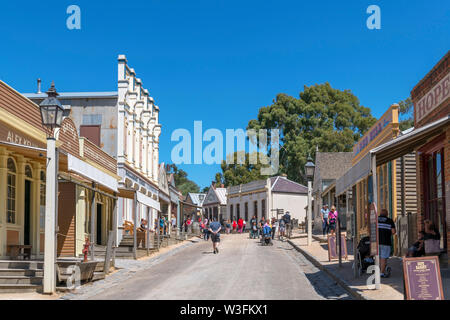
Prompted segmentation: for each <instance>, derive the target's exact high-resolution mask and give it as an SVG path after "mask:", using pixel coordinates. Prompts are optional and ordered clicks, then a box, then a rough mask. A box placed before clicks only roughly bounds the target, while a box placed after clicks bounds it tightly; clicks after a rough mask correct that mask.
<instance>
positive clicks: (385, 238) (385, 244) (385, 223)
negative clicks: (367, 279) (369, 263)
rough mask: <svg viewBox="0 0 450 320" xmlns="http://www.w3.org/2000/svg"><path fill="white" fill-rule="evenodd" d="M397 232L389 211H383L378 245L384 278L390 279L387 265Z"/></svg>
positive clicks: (381, 274)
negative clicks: (393, 237) (393, 238)
mask: <svg viewBox="0 0 450 320" xmlns="http://www.w3.org/2000/svg"><path fill="white" fill-rule="evenodd" d="M331 209H333V207H331ZM395 232H396V231H395V223H394V221H392V219H391V218H389V217H388V211H387V210H386V209H381V212H380V216H379V217H378V245H379V249H380V276H381V277H382V278H387V277H389V275H390V273H391V272H390V268H389V267H386V265H387V261H388V259H389V257H390V256H391V245H392V240H391V238H392V236H393V235H394V234H395Z"/></svg>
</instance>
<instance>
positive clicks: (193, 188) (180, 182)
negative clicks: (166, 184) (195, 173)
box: [168, 164, 200, 195]
mask: <svg viewBox="0 0 450 320" xmlns="http://www.w3.org/2000/svg"><path fill="white" fill-rule="evenodd" d="M168 168H169V172H168V173H173V177H174V179H175V186H176V187H177V189H178V190H180V191H181V193H182V194H183V195H187V194H188V192H194V193H198V192H199V191H200V187H199V186H198V185H197V184H196V183H195V182H194V181H191V180H189V179H188V178H187V176H188V174H187V172H186V171H184V170H183V169H179V168H178V167H177V166H176V165H175V164H169V165H168Z"/></svg>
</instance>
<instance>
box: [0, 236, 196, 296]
mask: <svg viewBox="0 0 450 320" xmlns="http://www.w3.org/2000/svg"><path fill="white" fill-rule="evenodd" d="M198 241H200V238H199V237H197V236H194V237H192V238H188V239H187V240H185V241H183V242H180V243H178V244H174V245H171V246H168V247H163V248H161V249H160V250H159V251H157V252H154V253H152V254H151V255H150V256H148V257H147V256H145V257H142V258H140V259H138V260H134V259H118V258H116V265H115V270H114V271H112V272H111V273H110V274H109V275H107V276H106V277H105V279H102V280H97V281H94V282H89V283H86V284H84V285H82V286H81V287H80V288H78V289H74V290H72V291H70V292H57V293H55V294H53V295H45V294H41V293H38V292H26V293H2V294H0V300H58V299H59V300H84V299H88V298H89V297H91V296H94V295H96V294H98V293H99V292H102V291H104V290H107V289H108V288H110V287H111V286H114V285H117V284H119V283H120V282H122V281H124V280H126V279H128V278H129V277H131V276H132V275H133V274H135V273H136V272H137V271H140V270H143V269H148V268H150V267H152V266H153V265H155V264H158V263H160V262H162V261H164V260H165V259H166V258H168V257H170V256H172V255H174V254H176V253H177V252H179V251H180V250H183V249H184V248H186V247H188V246H191V245H193V244H194V243H196V242H198Z"/></svg>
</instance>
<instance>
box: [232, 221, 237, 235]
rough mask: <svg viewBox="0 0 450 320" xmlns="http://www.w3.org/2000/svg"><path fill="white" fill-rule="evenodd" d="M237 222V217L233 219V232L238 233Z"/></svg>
mask: <svg viewBox="0 0 450 320" xmlns="http://www.w3.org/2000/svg"><path fill="white" fill-rule="evenodd" d="M236 228H237V222H236V219H233V233H236Z"/></svg>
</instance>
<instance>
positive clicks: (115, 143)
mask: <svg viewBox="0 0 450 320" xmlns="http://www.w3.org/2000/svg"><path fill="white" fill-rule="evenodd" d="M117 72H118V74H117V84H116V85H117V89H116V90H115V91H108V92H59V97H58V99H59V100H60V101H61V104H62V105H63V106H65V107H70V108H71V118H72V119H73V121H74V123H75V125H76V127H77V130H78V134H79V135H80V136H82V137H85V138H87V139H88V140H89V142H90V143H94V144H95V145H97V146H98V147H100V148H101V149H102V150H104V151H106V152H107V153H108V154H109V155H111V156H112V157H114V158H115V159H117V174H118V176H120V179H121V180H120V182H119V190H120V189H122V190H123V189H126V190H133V191H135V192H138V193H139V194H138V195H137V196H136V197H137V198H138V201H139V202H138V205H137V217H135V216H134V211H135V210H134V200H133V196H131V197H130V192H128V193H127V197H121V196H120V192H119V194H118V196H119V200H118V209H117V211H118V212H117V221H116V224H117V226H118V227H119V229H120V227H121V226H122V225H123V223H124V222H125V221H129V222H133V223H134V221H137V222H138V223H139V222H140V219H141V218H144V219H147V216H148V215H147V214H149V217H150V221H149V222H150V227H152V228H153V227H154V226H153V221H154V219H155V217H156V216H157V211H159V210H160V207H159V198H158V197H159V196H158V195H159V136H160V134H161V125H160V124H159V107H158V106H156V105H155V102H154V99H153V98H152V97H151V96H150V94H149V92H148V90H147V89H145V88H144V86H143V83H142V80H141V79H139V78H137V76H136V72H135V71H134V69H133V68H131V67H130V66H128V64H127V59H126V57H125V56H124V55H119V56H118V63H117ZM25 96H26V97H28V98H30V99H31V100H33V101H34V102H36V103H38V104H39V103H40V102H41V101H42V99H44V98H45V97H46V94H45V93H40V92H39V89H38V93H32V94H25ZM142 203H146V205H144V204H142ZM147 210H149V211H147ZM117 234H118V237H117V239H116V241H117V242H116V243H117V244H119V243H120V241H121V239H122V232H118V233H117Z"/></svg>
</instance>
